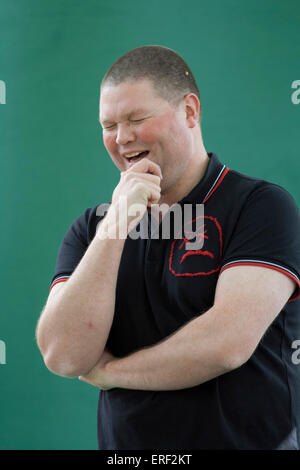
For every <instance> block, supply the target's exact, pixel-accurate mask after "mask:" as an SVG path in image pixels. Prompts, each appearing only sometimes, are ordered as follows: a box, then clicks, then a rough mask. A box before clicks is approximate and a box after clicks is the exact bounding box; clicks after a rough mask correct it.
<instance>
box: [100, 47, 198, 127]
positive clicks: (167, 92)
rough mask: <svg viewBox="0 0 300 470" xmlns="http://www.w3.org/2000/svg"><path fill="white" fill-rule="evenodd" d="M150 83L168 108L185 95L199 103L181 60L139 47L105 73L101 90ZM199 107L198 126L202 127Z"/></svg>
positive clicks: (168, 52)
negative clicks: (134, 83)
mask: <svg viewBox="0 0 300 470" xmlns="http://www.w3.org/2000/svg"><path fill="white" fill-rule="evenodd" d="M139 80H150V81H151V83H152V86H153V89H154V90H155V92H156V93H157V94H158V95H159V96H160V97H161V98H163V99H165V100H166V101H168V102H169V103H170V104H173V105H177V104H178V102H179V101H180V100H182V99H183V97H184V96H185V95H187V94H188V93H194V94H195V95H196V96H197V97H198V99H199V102H200V92H199V89H198V86H197V83H196V80H195V78H194V76H193V74H192V71H191V69H190V68H189V66H188V65H187V63H186V62H185V61H184V60H183V58H182V57H181V56H180V55H179V54H177V53H176V52H175V51H173V50H172V49H169V48H167V47H163V46H142V47H137V48H136V49H132V50H131V51H129V52H127V53H126V54H124V55H123V56H121V57H120V58H119V59H118V60H117V61H116V62H115V63H114V64H113V65H112V66H111V67H110V68H109V69H108V71H107V72H106V74H105V76H104V78H103V80H102V83H101V90H102V89H103V87H104V86H106V85H119V84H120V83H123V82H125V81H133V82H136V81H139ZM201 115H202V110H201V103H200V110H199V124H201Z"/></svg>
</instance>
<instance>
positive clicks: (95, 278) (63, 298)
mask: <svg viewBox="0 0 300 470" xmlns="http://www.w3.org/2000/svg"><path fill="white" fill-rule="evenodd" d="M109 224H111V218H110V214H109V212H108V213H107V215H106V216H105V218H104V219H103V221H102V222H101V225H100V226H99V229H98V231H97V234H96V235H95V237H94V239H93V240H92V242H91V243H90V245H89V247H88V249H87V250H86V252H85V254H84V256H83V257H82V259H81V261H80V263H79V264H78V266H77V268H76V269H75V271H74V272H73V274H72V276H71V277H70V278H69V279H68V280H67V281H66V282H64V283H60V284H58V285H55V286H54V288H56V287H57V292H54V294H53V295H51V294H52V291H51V292H50V294H49V297H48V301H47V303H46V306H45V307H44V309H43V312H42V315H41V317H40V319H39V323H38V326H37V331H36V336H37V343H38V346H39V349H40V351H41V353H42V355H43V358H44V361H45V364H46V366H47V367H48V369H50V370H51V371H52V372H54V373H56V374H58V375H63V376H67V377H76V376H77V375H78V373H82V371H84V370H88V369H89V368H91V367H93V365H94V364H95V363H96V362H97V360H98V359H99V357H100V356H101V354H102V352H103V350H104V347H105V343H106V341H107V337H108V334H109V331H110V328H111V324H112V320H113V314H114V308H115V290H116V283H117V274H118V269H119V264H120V258H121V255H122V251H123V246H124V242H125V240H124V239H115V240H112V239H108V238H106V239H100V238H99V237H98V235H100V233H101V231H104V230H106V228H107V226H108V225H109Z"/></svg>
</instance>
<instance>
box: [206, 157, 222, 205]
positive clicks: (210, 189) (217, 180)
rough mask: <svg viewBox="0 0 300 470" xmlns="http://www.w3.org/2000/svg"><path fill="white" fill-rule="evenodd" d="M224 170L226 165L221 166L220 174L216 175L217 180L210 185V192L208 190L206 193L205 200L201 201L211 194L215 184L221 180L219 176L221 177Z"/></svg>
mask: <svg viewBox="0 0 300 470" xmlns="http://www.w3.org/2000/svg"><path fill="white" fill-rule="evenodd" d="M225 168H226V165H223V168H222V170H221V171H220V173H219V174H218V176H217V179H216V180H215V182H214V184H213V185H212V187H211V188H210V190H209V191H208V193H207V194H206V196H205V198H203V201H205V199H206V198H207V197H208V196H209V195H210V193H211V192H212V190H213V189H214V187H215V186H216V184H217V182H218V181H219V179H220V178H221V175H222V173H223V172H224V170H225Z"/></svg>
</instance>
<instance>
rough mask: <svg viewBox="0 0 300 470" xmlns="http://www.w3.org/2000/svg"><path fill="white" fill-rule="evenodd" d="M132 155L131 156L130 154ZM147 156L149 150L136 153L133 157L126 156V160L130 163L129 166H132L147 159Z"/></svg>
mask: <svg viewBox="0 0 300 470" xmlns="http://www.w3.org/2000/svg"><path fill="white" fill-rule="evenodd" d="M128 155H130V154H128ZM147 155H149V150H144V151H143V152H139V153H137V152H134V154H133V156H131V157H130V156H128V157H127V156H126V157H125V158H126V160H127V162H128V163H129V166H132V165H133V164H134V163H136V162H138V161H140V160H142V158H145V157H146V156H147Z"/></svg>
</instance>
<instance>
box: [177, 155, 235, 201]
mask: <svg viewBox="0 0 300 470" xmlns="http://www.w3.org/2000/svg"><path fill="white" fill-rule="evenodd" d="M207 155H208V157H209V162H208V165H207V168H206V171H205V173H204V176H203V177H202V178H201V180H200V181H199V183H198V184H197V185H196V186H195V187H194V188H193V189H192V190H191V192H190V193H189V194H188V195H187V196H185V197H184V198H183V199H181V201H180V203H190V204H193V203H199V204H204V203H205V202H206V201H207V200H208V199H209V198H210V197H211V196H212V194H213V193H214V192H215V191H216V189H217V188H218V187H219V185H220V184H221V182H222V181H223V179H224V177H225V176H226V174H227V173H228V171H229V168H227V167H226V166H225V165H223V164H222V163H221V162H220V161H219V159H218V157H217V155H216V154H215V153H213V152H209V153H208V154H207Z"/></svg>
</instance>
